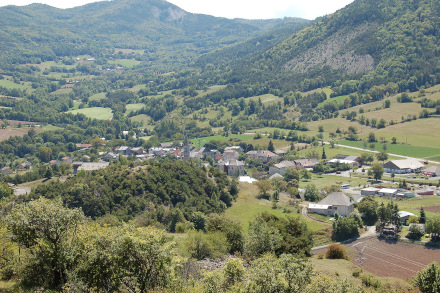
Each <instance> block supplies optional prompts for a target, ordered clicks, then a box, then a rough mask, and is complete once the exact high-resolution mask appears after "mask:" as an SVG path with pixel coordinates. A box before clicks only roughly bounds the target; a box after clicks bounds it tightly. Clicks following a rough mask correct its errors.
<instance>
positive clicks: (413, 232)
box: [406, 225, 423, 239]
mask: <svg viewBox="0 0 440 293" xmlns="http://www.w3.org/2000/svg"><path fill="white" fill-rule="evenodd" d="M422 236H423V231H422V229H421V228H420V227H419V226H417V225H412V226H411V227H409V229H408V235H406V238H409V239H420V238H421V237H422Z"/></svg>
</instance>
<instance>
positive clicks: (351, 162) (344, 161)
mask: <svg viewBox="0 0 440 293" xmlns="http://www.w3.org/2000/svg"><path fill="white" fill-rule="evenodd" d="M327 163H329V164H336V165H337V164H347V165H349V166H350V168H353V167H354V166H359V162H358V161H355V160H352V159H338V158H336V159H331V160H329V161H328V162H327Z"/></svg>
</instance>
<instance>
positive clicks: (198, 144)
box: [190, 134, 254, 147]
mask: <svg viewBox="0 0 440 293" xmlns="http://www.w3.org/2000/svg"><path fill="white" fill-rule="evenodd" d="M234 138H238V139H240V140H243V141H248V140H251V139H253V138H254V136H253V135H247V134H233V135H230V136H228V137H225V136H221V135H214V136H206V137H201V138H200V139H198V138H193V139H190V141H191V143H192V144H193V145H194V146H196V147H202V146H203V145H204V144H205V143H207V142H210V141H211V140H214V139H215V140H220V141H228V140H231V139H234Z"/></svg>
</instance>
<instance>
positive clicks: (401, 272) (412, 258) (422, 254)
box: [345, 238, 440, 279]
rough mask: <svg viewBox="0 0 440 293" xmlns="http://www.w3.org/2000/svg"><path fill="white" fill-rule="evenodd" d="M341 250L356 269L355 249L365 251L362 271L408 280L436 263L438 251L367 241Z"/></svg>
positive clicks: (421, 247)
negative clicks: (432, 263)
mask: <svg viewBox="0 0 440 293" xmlns="http://www.w3.org/2000/svg"><path fill="white" fill-rule="evenodd" d="M354 245H356V246H354ZM345 246H346V247H347V248H348V250H349V253H350V256H351V259H352V260H353V263H354V264H356V265H359V266H360V265H361V264H360V262H359V260H358V259H359V255H360V254H359V252H358V250H357V249H356V247H357V248H358V249H362V248H364V247H365V250H364V254H363V258H364V259H363V263H362V268H363V269H364V270H366V271H368V272H370V273H373V274H375V275H377V276H380V277H396V278H402V279H405V278H411V277H414V276H415V275H416V274H417V273H418V272H419V271H420V270H422V269H424V268H425V267H426V266H427V265H428V264H430V263H431V262H433V261H436V262H437V263H440V249H438V248H437V249H436V248H431V247H427V246H423V245H417V244H410V243H403V242H397V241H392V240H380V239H377V238H370V239H360V240H357V241H355V242H352V243H350V244H347V245H345Z"/></svg>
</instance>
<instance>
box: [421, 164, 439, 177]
mask: <svg viewBox="0 0 440 293" xmlns="http://www.w3.org/2000/svg"><path fill="white" fill-rule="evenodd" d="M422 173H423V174H425V175H426V176H431V177H435V176H440V167H437V166H431V167H429V168H426V169H424V170H422Z"/></svg>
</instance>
